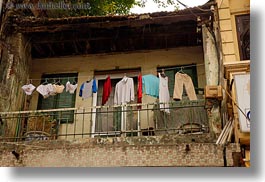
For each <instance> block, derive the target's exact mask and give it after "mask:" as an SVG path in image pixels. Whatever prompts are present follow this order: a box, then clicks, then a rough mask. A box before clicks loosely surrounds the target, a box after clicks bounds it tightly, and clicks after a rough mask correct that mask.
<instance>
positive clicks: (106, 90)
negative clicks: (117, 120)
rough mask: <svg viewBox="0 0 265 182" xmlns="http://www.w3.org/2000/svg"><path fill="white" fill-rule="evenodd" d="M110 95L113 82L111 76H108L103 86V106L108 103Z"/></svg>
mask: <svg viewBox="0 0 265 182" xmlns="http://www.w3.org/2000/svg"><path fill="white" fill-rule="evenodd" d="M110 93H111V80H110V76H108V77H107V78H106V80H105V82H104V85H103V94H102V106H103V105H104V104H106V102H107V101H108V99H109V96H110Z"/></svg>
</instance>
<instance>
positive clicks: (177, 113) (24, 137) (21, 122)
mask: <svg viewBox="0 0 265 182" xmlns="http://www.w3.org/2000/svg"><path fill="white" fill-rule="evenodd" d="M163 104H165V103H148V104H128V105H114V106H95V107H87V108H65V109H52V110H34V111H17V112H0V117H1V118H0V121H1V123H0V141H2V142H18V141H32V140H71V139H77V138H88V137H92V138H95V137H133V136H159V135H165V134H175V135H186V134H202V133H208V132H209V124H208V116H207V112H206V109H205V100H204V99H200V100H197V101H189V100H185V101H184V100H183V101H177V102H171V103H169V107H168V109H169V112H165V111H163V110H162V109H160V106H162V105H163ZM69 118H71V119H69Z"/></svg>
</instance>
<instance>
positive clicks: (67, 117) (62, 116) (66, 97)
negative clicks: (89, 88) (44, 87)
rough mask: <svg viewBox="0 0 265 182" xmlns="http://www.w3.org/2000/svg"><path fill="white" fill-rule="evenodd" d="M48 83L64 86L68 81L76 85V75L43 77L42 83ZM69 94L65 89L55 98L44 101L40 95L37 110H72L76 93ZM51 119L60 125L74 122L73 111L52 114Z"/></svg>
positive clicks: (51, 97) (50, 97)
mask: <svg viewBox="0 0 265 182" xmlns="http://www.w3.org/2000/svg"><path fill="white" fill-rule="evenodd" d="M45 80H46V81H47V82H48V83H54V82H58V83H60V84H62V85H64V86H65V84H66V82H67V81H68V80H69V81H70V82H71V83H73V82H74V81H75V82H76V83H77V74H72V73H71V74H49V75H43V77H42V83H43V82H44V81H45ZM77 91H78V90H76V91H75V93H74V94H70V93H69V92H66V91H65V89H64V91H63V92H62V93H60V94H57V95H55V96H49V97H48V98H46V99H44V98H43V96H42V95H39V102H38V109H41V110H43V109H60V108H73V107H75V97H76V92H77ZM53 118H54V119H56V120H57V121H60V123H72V122H73V121H74V111H63V112H55V113H53Z"/></svg>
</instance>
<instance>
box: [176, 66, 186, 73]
mask: <svg viewBox="0 0 265 182" xmlns="http://www.w3.org/2000/svg"><path fill="white" fill-rule="evenodd" d="M178 73H182V74H185V72H184V71H183V67H182V66H181V67H180V70H179V71H178Z"/></svg>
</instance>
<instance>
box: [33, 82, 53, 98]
mask: <svg viewBox="0 0 265 182" xmlns="http://www.w3.org/2000/svg"><path fill="white" fill-rule="evenodd" d="M36 90H37V91H38V92H39V93H40V94H41V95H42V96H43V97H44V98H48V97H49V96H50V95H54V93H56V91H55V89H54V87H53V85H52V84H51V83H48V84H47V85H43V84H41V85H39V86H38V87H37V89H36Z"/></svg>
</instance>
